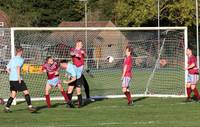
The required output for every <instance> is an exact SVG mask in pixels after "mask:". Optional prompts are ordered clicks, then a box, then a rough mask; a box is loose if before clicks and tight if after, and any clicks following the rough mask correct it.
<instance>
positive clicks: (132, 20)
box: [114, 0, 195, 26]
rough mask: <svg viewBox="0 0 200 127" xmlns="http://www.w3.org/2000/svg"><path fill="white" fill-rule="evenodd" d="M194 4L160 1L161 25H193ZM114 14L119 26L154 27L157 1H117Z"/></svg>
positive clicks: (180, 0) (185, 1)
mask: <svg viewBox="0 0 200 127" xmlns="http://www.w3.org/2000/svg"><path fill="white" fill-rule="evenodd" d="M194 4H195V1H194V0H160V20H161V21H160V22H161V25H164V26H192V25H194V24H195V20H194V18H195V5H194ZM114 13H115V15H116V17H117V23H118V25H120V26H143V25H148V26H149V25H151V26H156V25H157V0H118V2H117V3H116V6H115V9H114Z"/></svg>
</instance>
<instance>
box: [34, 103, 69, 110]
mask: <svg viewBox="0 0 200 127" xmlns="http://www.w3.org/2000/svg"><path fill="white" fill-rule="evenodd" d="M60 105H66V104H65V103H55V104H52V105H51V108H56V107H58V106H60ZM47 108H48V107H47V105H42V106H37V111H40V110H42V109H47Z"/></svg>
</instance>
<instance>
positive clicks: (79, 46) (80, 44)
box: [76, 40, 83, 49]
mask: <svg viewBox="0 0 200 127" xmlns="http://www.w3.org/2000/svg"><path fill="white" fill-rule="evenodd" d="M76 48H77V49H81V48H83V42H82V40H77V41H76Z"/></svg>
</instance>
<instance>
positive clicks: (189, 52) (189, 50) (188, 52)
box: [186, 48, 192, 56]
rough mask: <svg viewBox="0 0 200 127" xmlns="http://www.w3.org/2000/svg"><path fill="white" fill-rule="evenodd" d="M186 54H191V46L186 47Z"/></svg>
mask: <svg viewBox="0 0 200 127" xmlns="http://www.w3.org/2000/svg"><path fill="white" fill-rule="evenodd" d="M186 55H187V56H191V55H192V48H187V50H186Z"/></svg>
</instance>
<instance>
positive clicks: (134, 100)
mask: <svg viewBox="0 0 200 127" xmlns="http://www.w3.org/2000/svg"><path fill="white" fill-rule="evenodd" d="M144 99H147V97H140V98H136V99H133V103H134V102H138V101H142V100H144Z"/></svg>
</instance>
